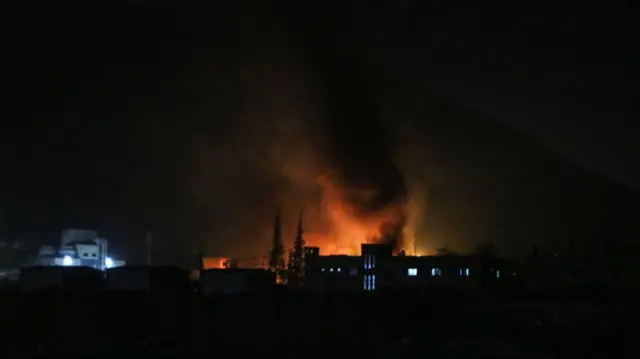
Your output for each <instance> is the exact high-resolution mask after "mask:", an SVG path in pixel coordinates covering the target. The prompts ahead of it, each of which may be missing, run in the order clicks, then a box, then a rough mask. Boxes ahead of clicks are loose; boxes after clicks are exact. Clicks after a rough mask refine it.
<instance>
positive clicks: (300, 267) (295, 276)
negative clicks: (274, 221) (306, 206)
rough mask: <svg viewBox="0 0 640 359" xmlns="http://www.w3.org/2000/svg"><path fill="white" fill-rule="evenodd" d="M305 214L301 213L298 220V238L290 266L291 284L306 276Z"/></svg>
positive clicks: (294, 241) (295, 241)
mask: <svg viewBox="0 0 640 359" xmlns="http://www.w3.org/2000/svg"><path fill="white" fill-rule="evenodd" d="M303 217H304V212H303V213H300V217H299V218H298V229H297V231H296V238H295V239H294V240H293V248H292V250H291V261H290V262H291V263H290V265H289V283H291V284H295V283H297V282H299V281H300V280H301V279H302V277H303V276H304V245H305V242H304V238H303V237H302V235H303V233H304V229H303V228H302V219H303Z"/></svg>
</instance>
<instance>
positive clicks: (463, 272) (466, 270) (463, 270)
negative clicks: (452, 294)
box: [460, 268, 471, 277]
mask: <svg viewBox="0 0 640 359" xmlns="http://www.w3.org/2000/svg"><path fill="white" fill-rule="evenodd" d="M470 273H471V272H470V271H469V268H460V276H461V277H468V276H469V274H470Z"/></svg>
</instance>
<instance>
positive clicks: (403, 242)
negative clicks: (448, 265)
mask: <svg viewBox="0 0 640 359" xmlns="http://www.w3.org/2000/svg"><path fill="white" fill-rule="evenodd" d="M318 184H319V185H320V186H321V187H322V188H323V196H322V204H321V209H320V212H321V215H322V216H323V217H324V220H325V222H326V223H327V225H328V227H329V228H327V229H328V231H326V232H325V233H320V232H319V231H315V230H314V228H313V227H311V228H308V229H309V231H308V232H307V233H306V234H305V241H306V243H307V245H308V246H314V247H320V250H321V253H322V254H325V255H331V254H346V255H359V254H360V246H361V244H362V243H377V242H383V241H385V237H386V236H388V233H385V232H388V231H389V228H390V227H393V226H402V231H401V232H400V233H399V237H400V238H397V239H396V240H397V241H398V242H397V243H396V248H397V249H398V250H399V249H404V250H405V251H406V252H407V254H411V253H412V252H413V251H414V248H413V247H414V235H413V229H412V228H409V226H407V225H406V224H405V223H404V220H403V216H404V213H405V211H406V208H405V206H404V205H403V204H400V203H394V204H390V205H388V206H386V207H385V208H381V209H379V210H376V211H375V212H367V213H361V212H359V211H358V209H357V208H355V207H354V206H353V205H352V204H350V203H349V201H347V195H349V196H351V197H353V196H358V197H360V198H362V199H364V200H367V199H370V198H372V197H373V196H374V195H375V191H372V190H358V191H357V193H354V192H356V191H354V190H350V191H349V192H348V193H347V191H346V190H344V189H340V188H337V186H336V185H335V184H334V182H333V181H332V180H331V178H329V177H328V176H322V177H320V178H319V179H318Z"/></svg>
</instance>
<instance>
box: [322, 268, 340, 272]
mask: <svg viewBox="0 0 640 359" xmlns="http://www.w3.org/2000/svg"><path fill="white" fill-rule="evenodd" d="M322 271H323V272H324V271H329V272H333V271H336V272H342V268H327V269H325V268H322Z"/></svg>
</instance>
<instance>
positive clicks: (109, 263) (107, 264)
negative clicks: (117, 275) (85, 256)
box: [104, 257, 113, 268]
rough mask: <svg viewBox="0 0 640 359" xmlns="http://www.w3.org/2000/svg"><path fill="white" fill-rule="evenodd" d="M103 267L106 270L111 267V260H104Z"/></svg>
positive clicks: (108, 258) (109, 258)
mask: <svg viewBox="0 0 640 359" xmlns="http://www.w3.org/2000/svg"><path fill="white" fill-rule="evenodd" d="M104 266H105V267H107V268H111V267H113V259H111V257H107V258H105V259H104Z"/></svg>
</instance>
